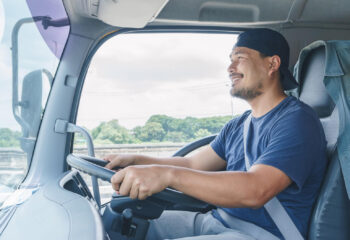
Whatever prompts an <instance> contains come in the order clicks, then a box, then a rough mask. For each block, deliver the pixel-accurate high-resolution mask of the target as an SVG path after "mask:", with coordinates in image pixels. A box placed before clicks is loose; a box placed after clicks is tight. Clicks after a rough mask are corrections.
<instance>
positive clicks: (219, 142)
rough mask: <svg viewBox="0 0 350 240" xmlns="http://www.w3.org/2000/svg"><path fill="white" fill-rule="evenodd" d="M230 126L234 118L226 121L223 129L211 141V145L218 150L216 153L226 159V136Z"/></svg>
mask: <svg viewBox="0 0 350 240" xmlns="http://www.w3.org/2000/svg"><path fill="white" fill-rule="evenodd" d="M230 127H232V120H231V121H230V122H228V123H226V125H225V126H224V127H223V128H222V129H221V131H220V132H219V134H218V135H217V136H216V138H215V139H214V140H213V141H212V142H211V143H210V146H211V147H212V149H213V150H214V151H215V152H216V154H217V155H219V157H221V158H222V159H224V160H225V161H226V157H225V146H226V136H227V133H228V131H229V129H230Z"/></svg>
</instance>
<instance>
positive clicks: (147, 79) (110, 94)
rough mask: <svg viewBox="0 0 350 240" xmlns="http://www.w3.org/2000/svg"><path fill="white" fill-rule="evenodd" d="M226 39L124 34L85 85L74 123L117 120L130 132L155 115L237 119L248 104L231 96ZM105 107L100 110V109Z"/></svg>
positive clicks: (105, 49)
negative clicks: (235, 117)
mask: <svg viewBox="0 0 350 240" xmlns="http://www.w3.org/2000/svg"><path fill="white" fill-rule="evenodd" d="M235 41H236V36H235V35H232V34H231V35H229V34H181V33H176V34H174V33H171V34H164V33H163V34H125V35H119V36H118V35H117V36H115V37H114V38H112V39H111V40H109V41H108V42H106V43H105V44H104V46H102V47H101V48H100V49H99V50H98V51H97V53H96V55H95V56H94V58H93V60H92V62H91V65H90V68H89V72H88V74H87V77H86V80H85V86H84V89H83V94H82V99H81V102H80V107H79V112H78V119H77V122H78V123H79V124H80V125H83V126H85V127H87V128H90V129H91V128H93V127H96V126H97V125H98V124H99V123H100V122H101V120H102V121H108V120H111V119H118V120H119V122H120V124H121V125H122V126H125V127H127V128H129V129H131V128H133V127H135V126H138V125H143V124H144V123H145V122H146V121H147V119H148V118H149V117H150V116H151V115H153V114H166V115H168V116H172V117H177V118H184V117H188V116H191V117H210V116H224V115H232V114H233V115H235V114H240V113H242V112H244V111H245V110H246V109H248V105H247V104H246V103H245V102H244V101H242V100H240V99H236V98H234V99H233V98H232V97H231V96H230V94H229V90H230V86H231V84H230V80H229V78H228V74H227V67H228V64H229V62H230V61H229V54H230V52H231V49H232V46H233V44H234V43H235ZM101 106H103V107H101Z"/></svg>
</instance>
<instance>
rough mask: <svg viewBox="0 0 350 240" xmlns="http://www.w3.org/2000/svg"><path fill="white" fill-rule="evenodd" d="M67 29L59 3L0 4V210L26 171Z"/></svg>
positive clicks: (30, 0) (66, 35) (66, 21)
mask: <svg viewBox="0 0 350 240" xmlns="http://www.w3.org/2000/svg"><path fill="white" fill-rule="evenodd" d="M69 30H70V28H69V21H68V18H67V15H66V12H65V10H64V8H63V5H62V2H61V1H60V0H58V1H57V0H45V1H40V5H38V1H32V0H27V1H2V0H0V72H1V78H0V85H1V88H0V115H1V117H0V206H1V205H2V203H3V202H4V201H5V200H6V198H7V197H8V196H9V194H10V193H11V192H13V191H14V190H15V189H16V188H17V187H18V185H19V184H20V183H21V182H22V180H23V178H24V176H25V175H26V172H27V170H28V167H29V164H30V161H31V158H32V154H33V150H34V146H35V142H36V138H37V134H38V132H39V126H40V122H41V117H42V114H43V112H44V108H45V105H46V100H47V98H48V95H49V92H50V89H51V85H52V82H53V77H54V75H55V73H56V69H57V67H58V64H59V60H60V57H61V55H62V52H63V49H64V46H65V43H66V40H67V37H68V34H69Z"/></svg>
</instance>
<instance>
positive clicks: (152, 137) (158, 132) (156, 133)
mask: <svg viewBox="0 0 350 240" xmlns="http://www.w3.org/2000/svg"><path fill="white" fill-rule="evenodd" d="M134 134H135V137H136V138H137V139H139V140H141V141H142V142H161V141H162V140H163V138H164V136H165V130H164V129H163V127H162V125H161V124H160V123H159V122H147V123H146V125H145V126H143V127H136V128H135V129H134Z"/></svg>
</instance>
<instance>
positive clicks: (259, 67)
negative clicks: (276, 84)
mask: <svg viewBox="0 0 350 240" xmlns="http://www.w3.org/2000/svg"><path fill="white" fill-rule="evenodd" d="M230 58H231V64H230V66H229V68H228V72H229V76H230V79H231V83H232V88H231V91H230V93H231V95H232V96H235V97H239V98H242V99H245V100H252V99H254V98H255V97H257V96H259V95H261V94H262V93H263V91H264V86H265V85H266V79H267V78H268V70H269V64H270V63H269V61H268V57H266V58H264V57H262V56H261V54H260V53H259V52H258V51H255V50H253V49H250V48H246V47H236V48H234V49H233V51H232V53H231V55H230Z"/></svg>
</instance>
